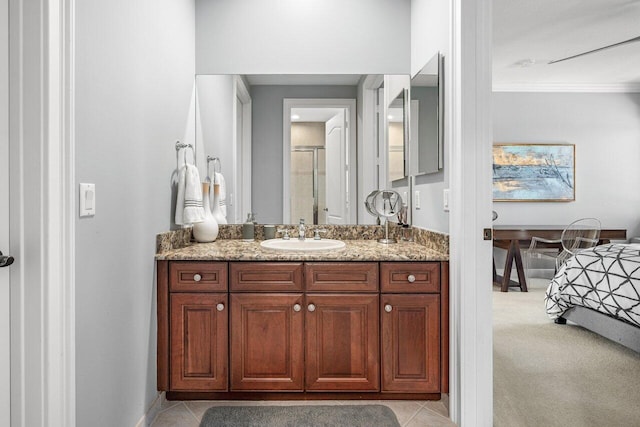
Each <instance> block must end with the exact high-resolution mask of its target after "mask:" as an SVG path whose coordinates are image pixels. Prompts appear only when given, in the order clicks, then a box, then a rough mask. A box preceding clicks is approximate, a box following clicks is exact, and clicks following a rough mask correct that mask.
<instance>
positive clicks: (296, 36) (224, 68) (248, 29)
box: [196, 0, 411, 74]
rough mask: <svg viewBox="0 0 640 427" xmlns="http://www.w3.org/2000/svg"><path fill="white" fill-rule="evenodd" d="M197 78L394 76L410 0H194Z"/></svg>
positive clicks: (402, 55) (406, 48)
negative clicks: (337, 75)
mask: <svg viewBox="0 0 640 427" xmlns="http://www.w3.org/2000/svg"><path fill="white" fill-rule="evenodd" d="M196 10H197V14H196V19H197V21H196V52H197V53H196V60H197V62H196V70H197V72H198V74H278V73H284V74H297V73H302V74H304V73H307V74H309V73H310V74H331V73H341V74H365V73H369V74H385V73H386V74H395V73H408V71H409V67H410V61H411V60H410V20H411V17H410V12H411V10H410V1H409V0H349V1H344V0H323V1H300V0H278V1H274V0H271V1H264V0H243V1H238V0H216V1H212V0H196Z"/></svg>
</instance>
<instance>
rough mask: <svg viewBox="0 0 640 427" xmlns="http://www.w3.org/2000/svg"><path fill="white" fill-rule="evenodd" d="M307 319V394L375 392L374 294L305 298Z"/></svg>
mask: <svg viewBox="0 0 640 427" xmlns="http://www.w3.org/2000/svg"><path fill="white" fill-rule="evenodd" d="M306 316H307V318H306V322H307V325H306V334H305V340H306V369H307V373H306V381H305V385H306V389H307V390H313V391H336V390H345V391H346V390H348V391H377V390H379V372H380V368H379V366H380V365H379V341H378V338H379V332H378V295H377V294H373V295H372V294H311V295H307V313H306Z"/></svg>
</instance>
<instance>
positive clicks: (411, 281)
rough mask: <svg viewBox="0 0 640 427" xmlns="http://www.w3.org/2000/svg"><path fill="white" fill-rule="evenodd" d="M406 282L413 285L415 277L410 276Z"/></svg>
mask: <svg viewBox="0 0 640 427" xmlns="http://www.w3.org/2000/svg"><path fill="white" fill-rule="evenodd" d="M407 280H408V281H409V283H413V282H415V281H416V276H414V275H413V274H410V275H409V277H407Z"/></svg>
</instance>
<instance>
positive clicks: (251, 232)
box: [242, 214, 256, 242]
mask: <svg viewBox="0 0 640 427" xmlns="http://www.w3.org/2000/svg"><path fill="white" fill-rule="evenodd" d="M255 237H256V226H255V224H254V223H253V221H252V220H251V214H247V220H246V221H245V223H244V224H242V240H244V241H245V242H253V240H254V239H255Z"/></svg>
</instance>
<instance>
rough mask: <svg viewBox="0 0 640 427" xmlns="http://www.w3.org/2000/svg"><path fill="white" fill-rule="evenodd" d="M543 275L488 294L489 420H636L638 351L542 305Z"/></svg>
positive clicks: (550, 424)
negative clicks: (559, 318)
mask: <svg viewBox="0 0 640 427" xmlns="http://www.w3.org/2000/svg"><path fill="white" fill-rule="evenodd" d="M548 282H549V281H548V280H540V279H532V280H531V281H530V286H529V292H518V291H517V290H515V291H511V290H510V291H509V292H508V293H503V292H499V290H498V289H497V288H494V293H493V321H494V324H493V343H494V359H493V364H494V425H495V426H497V427H539V426H545V427H556V426H558V427H573V426H576V427H590V426H597V427H600V426H638V425H640V421H639V419H640V418H639V417H640V409H639V405H638V396H640V354H638V353H635V352H633V351H632V350H629V349H627V348H625V347H623V346H621V345H619V344H616V343H614V342H612V341H609V340H607V339H606V338H603V337H601V336H599V335H596V334H594V333H593V332H590V331H588V330H586V329H584V328H581V327H579V326H577V325H572V324H567V325H556V324H555V323H553V321H552V320H550V319H549V318H548V317H547V315H546V313H545V310H544V302H543V299H544V291H545V288H546V285H547V284H548Z"/></svg>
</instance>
